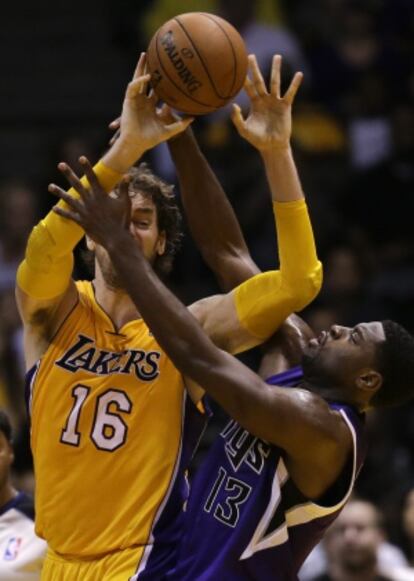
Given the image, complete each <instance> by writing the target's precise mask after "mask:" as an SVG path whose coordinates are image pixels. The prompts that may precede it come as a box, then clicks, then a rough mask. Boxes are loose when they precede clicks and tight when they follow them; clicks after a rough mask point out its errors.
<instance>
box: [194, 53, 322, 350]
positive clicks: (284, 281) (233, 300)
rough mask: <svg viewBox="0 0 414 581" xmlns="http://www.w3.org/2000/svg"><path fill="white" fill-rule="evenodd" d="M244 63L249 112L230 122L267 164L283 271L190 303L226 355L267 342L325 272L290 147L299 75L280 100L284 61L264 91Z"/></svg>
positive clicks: (307, 299)
mask: <svg viewBox="0 0 414 581" xmlns="http://www.w3.org/2000/svg"><path fill="white" fill-rule="evenodd" d="M249 62H250V71H251V79H250V78H248V79H247V80H246V84H245V89H246V91H247V93H248V95H249V97H250V100H251V110H250V113H249V115H248V117H247V119H245V120H244V119H243V117H242V115H241V112H240V110H239V109H238V107H237V106H235V108H234V113H233V121H234V123H235V124H236V126H237V128H238V130H239V132H240V134H241V135H242V137H244V138H245V139H247V140H248V141H249V142H251V143H252V144H253V145H254V146H255V147H256V148H257V149H258V150H259V152H260V153H261V155H262V158H263V160H264V164H265V168H266V172H267V176H268V181H269V185H270V188H271V191H272V199H273V208H274V213H275V218H276V226H277V235H278V246H279V257H280V268H279V270H277V271H271V272H266V273H263V274H259V275H257V276H255V277H253V278H252V279H250V280H248V281H246V282H245V283H243V284H241V285H240V286H239V287H238V288H237V289H235V290H234V291H233V293H232V296H231V297H227V299H225V298H223V297H211V298H208V299H204V300H202V301H199V302H198V303H196V304H195V305H193V307H192V309H193V312H194V314H195V315H196V316H197V319H198V320H199V321H201V322H202V325H203V328H204V329H205V330H206V332H207V334H208V335H209V336H210V337H212V338H213V340H214V342H215V343H216V344H218V345H220V346H222V347H223V348H225V349H226V350H227V351H231V352H237V351H240V350H244V349H247V348H249V347H252V346H253V345H255V344H258V343H260V342H263V341H264V340H266V339H268V338H269V337H270V336H271V335H272V334H273V333H274V331H276V329H277V328H278V327H279V326H280V325H281V323H282V322H283V321H284V320H285V319H286V318H287V317H288V316H289V315H290V314H291V313H292V312H295V311H300V310H301V309H303V308H304V307H305V306H306V305H307V304H308V303H309V302H310V301H311V300H312V299H313V298H314V297H315V296H316V294H317V293H318V292H319V289H320V286H321V283H322V266H321V263H320V262H319V260H318V258H317V254H316V248H315V241H314V237H313V231H312V226H311V223H310V219H309V214H308V209H307V206H306V202H305V200H304V195H303V191H302V187H301V184H300V180H299V177H298V173H297V170H296V166H295V163H294V160H293V156H292V152H291V147H290V135H291V108H292V103H293V100H294V97H295V94H296V91H297V89H298V87H299V85H300V82H301V78H302V75H301V73H296V75H295V76H294V78H293V80H292V82H291V84H290V87H289V89H288V90H287V92H286V94H285V95H284V96H283V97H281V96H280V66H281V58H280V57H279V56H276V57H274V59H273V65H272V75H271V82H270V89H269V90H268V89H267V88H266V85H265V83H264V81H263V78H262V75H261V73H260V70H259V68H258V65H257V62H256V59H255V57H254V56H252V55H251V56H250V57H249Z"/></svg>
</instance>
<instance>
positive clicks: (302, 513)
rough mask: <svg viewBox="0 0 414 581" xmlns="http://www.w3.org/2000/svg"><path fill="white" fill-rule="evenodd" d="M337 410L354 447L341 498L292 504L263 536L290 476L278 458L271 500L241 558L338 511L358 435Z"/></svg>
mask: <svg viewBox="0 0 414 581" xmlns="http://www.w3.org/2000/svg"><path fill="white" fill-rule="evenodd" d="M339 412H340V414H341V415H342V417H343V419H344V421H345V423H346V425H347V426H348V428H349V430H350V432H351V436H352V450H353V453H352V476H351V478H350V482H349V485H348V488H347V491H346V493H345V495H344V496H343V498H342V499H341V500H340V501H339V502H337V503H336V504H334V505H332V506H328V507H326V506H321V505H319V504H318V503H317V502H314V501H309V502H305V503H301V504H298V505H296V506H293V507H292V508H290V509H288V510H287V511H286V513H285V514H286V520H284V521H283V523H282V524H281V525H280V527H279V528H278V529H276V530H275V531H273V532H272V533H271V534H270V535H268V536H265V532H266V529H267V527H268V525H269V523H270V521H271V519H272V517H273V515H274V514H275V512H276V509H277V507H278V505H279V503H280V501H281V498H282V487H283V485H284V484H285V482H287V480H288V479H289V474H288V471H287V469H286V466H285V463H284V461H283V458H280V460H279V462H278V465H277V468H276V471H275V476H274V479H273V483H272V495H271V498H270V502H269V504H268V506H267V508H266V510H265V512H264V514H263V516H262V518H261V519H260V521H259V524H258V526H257V528H256V530H255V532H254V534H253V537H252V539H251V541H250V542H249V544H248V545H247V547H246V549H245V550H244V551H243V553H242V555H241V557H240V560H243V559H248V558H249V557H251V556H252V555H253V554H254V553H256V552H257V551H261V550H263V549H268V548H269V547H275V546H279V545H280V544H282V543H284V542H286V541H287V540H288V539H289V533H288V529H289V527H294V526H297V525H302V524H306V523H309V522H311V521H313V520H315V519H320V518H323V517H325V516H329V515H330V514H333V513H334V512H337V511H338V510H339V509H341V508H342V506H343V505H344V504H345V502H346V501H347V500H348V498H349V496H350V495H351V492H352V488H353V485H354V482H355V478H356V472H357V437H356V432H355V428H354V426H353V425H352V422H351V421H350V420H349V418H348V416H347V414H346V412H345V411H344V410H342V409H341V410H339Z"/></svg>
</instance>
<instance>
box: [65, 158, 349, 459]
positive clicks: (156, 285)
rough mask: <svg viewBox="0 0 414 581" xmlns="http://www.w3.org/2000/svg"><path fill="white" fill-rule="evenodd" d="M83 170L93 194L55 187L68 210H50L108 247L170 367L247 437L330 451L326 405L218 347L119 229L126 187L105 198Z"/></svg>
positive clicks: (332, 429)
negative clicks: (273, 382)
mask: <svg viewBox="0 0 414 581" xmlns="http://www.w3.org/2000/svg"><path fill="white" fill-rule="evenodd" d="M86 174H87V175H88V177H89V181H90V183H91V185H92V189H91V191H90V192H88V193H87V194H84V193H83V192H80V193H81V197H82V200H76V199H72V198H70V196H68V195H67V194H66V193H65V192H64V191H63V190H60V189H59V190H58V191H57V193H58V194H59V195H60V196H61V197H62V198H63V199H64V200H65V201H67V203H68V205H69V206H70V208H71V209H70V210H63V209H61V208H57V209H56V210H55V211H56V212H58V213H59V214H60V215H62V216H65V217H67V218H70V219H72V220H74V221H75V222H77V223H78V224H80V225H81V226H82V227H83V228H84V229H85V230H86V232H87V233H88V234H89V235H90V236H91V237H92V238H93V239H94V240H95V241H96V242H98V243H99V244H101V245H102V246H104V247H105V248H106V249H107V251H108V253H109V255H110V258H111V262H112V264H113V265H114V266H115V268H116V270H117V272H118V275H119V276H120V277H121V280H122V282H123V286H124V288H125V289H126V290H127V292H128V294H129V295H130V297H131V299H132V300H133V302H134V303H135V305H136V307H137V309H138V310H139V312H140V313H141V315H142V316H143V318H144V319H145V321H146V323H147V325H148V326H149V328H150V329H151V332H152V333H153V334H154V336H155V337H156V338H157V341H158V342H159V344H160V346H161V347H162V349H163V350H165V352H166V353H167V354H168V356H169V357H170V358H171V360H172V361H173V363H174V365H176V367H177V368H178V369H179V370H180V371H181V372H182V373H183V374H184V375H185V376H188V377H190V378H191V379H192V380H194V381H195V382H196V383H197V384H199V385H200V386H201V387H203V388H204V389H205V390H206V391H207V393H209V395H211V396H212V397H213V398H214V399H215V400H216V401H217V402H218V403H219V404H220V405H221V406H222V407H223V408H224V409H225V410H226V411H227V412H228V413H229V414H230V415H231V417H232V418H234V419H235V420H237V421H238V422H240V424H241V425H242V426H243V427H245V428H246V429H247V430H248V431H249V432H251V433H252V434H254V435H256V436H259V437H261V438H264V439H266V440H267V441H269V442H271V443H273V444H276V445H279V446H281V447H282V448H284V449H285V450H286V451H287V452H288V453H289V454H291V455H292V456H293V457H299V456H300V455H301V454H303V453H304V452H303V450H304V443H305V442H306V443H307V446H308V450H309V449H312V450H313V449H319V450H320V449H321V447H324V449H326V450H327V452H329V453H330V450H331V449H332V448H334V447H335V442H336V438H337V437H338V430H337V424H338V422H337V420H336V419H334V418H332V415H331V413H330V411H329V407H328V405H327V404H326V402H324V401H323V400H322V399H321V398H319V397H317V396H314V395H313V394H311V393H309V392H305V391H302V390H295V391H296V394H295V396H294V397H293V396H292V394H291V393H290V392H291V390H286V389H283V388H280V389H278V388H275V387H272V388H271V387H270V386H268V385H266V384H264V382H263V381H262V380H261V379H260V378H259V377H258V376H257V375H256V374H255V373H253V372H251V371H250V370H249V369H248V368H247V367H245V366H244V365H243V364H242V363H240V362H239V361H237V359H235V358H234V357H232V356H231V355H229V354H227V353H225V352H224V351H222V350H221V349H219V348H217V347H216V346H215V345H214V344H213V343H212V341H211V340H210V339H209V338H208V337H207V335H206V334H205V333H204V331H203V330H202V328H201V327H200V325H199V324H198V322H197V321H196V319H195V318H194V317H193V316H192V314H191V313H190V312H189V311H188V309H187V308H186V307H185V306H184V305H183V304H182V303H181V302H180V301H179V300H178V299H177V298H176V297H175V296H174V295H173V294H172V293H171V292H170V291H169V290H168V289H167V288H166V287H165V285H164V284H163V283H162V282H161V281H160V279H159V278H158V277H157V275H156V274H155V273H154V271H153V269H152V266H151V265H150V263H149V262H148V260H147V259H146V258H145V256H144V255H143V253H142V251H141V249H140V247H139V244H138V243H137V242H136V241H135V240H134V238H133V237H132V235H131V234H130V232H129V230H128V229H127V228H126V227H125V225H126V224H127V223H128V220H127V219H126V217H127V215H128V211H129V207H130V200H129V196H128V184H127V183H126V182H124V183H123V184H122V186H121V194H120V197H119V199H112V198H110V197H108V196H106V195H105V192H104V190H103V189H102V188H101V187H100V185H99V182H98V181H97V179H96V178H95V177H94V175H93V172H92V168H91V167H90V166H88V165H86ZM321 417H323V421H322V422H321ZM321 423H322V427H321ZM292 432H293V433H294V434H295V436H294V437H293V438H292V436H291V434H292ZM287 434H289V436H288V435H287ZM330 443H332V447H330V446H329V444H330Z"/></svg>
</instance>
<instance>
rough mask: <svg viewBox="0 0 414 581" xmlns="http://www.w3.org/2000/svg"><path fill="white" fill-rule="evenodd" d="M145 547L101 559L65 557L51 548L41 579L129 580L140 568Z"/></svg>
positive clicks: (62, 580)
mask: <svg viewBox="0 0 414 581" xmlns="http://www.w3.org/2000/svg"><path fill="white" fill-rule="evenodd" d="M143 552H144V547H136V548H133V549H124V550H122V551H117V552H116V553H111V554H109V555H105V556H103V557H100V558H99V559H88V560H77V559H71V558H63V557H61V556H60V555H57V554H56V553H55V552H54V551H52V550H51V549H50V548H49V549H48V551H47V555H46V559H45V562H44V564H43V569H42V576H41V581H128V579H130V577H132V576H133V575H134V574H135V573H136V572H137V570H138V566H139V562H140V560H141V557H142V554H143Z"/></svg>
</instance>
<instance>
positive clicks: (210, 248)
mask: <svg viewBox="0 0 414 581" xmlns="http://www.w3.org/2000/svg"><path fill="white" fill-rule="evenodd" d="M168 145H169V148H170V152H171V155H172V158H173V161H174V163H175V166H176V169H177V174H178V179H179V183H180V192H181V199H182V202H183V206H184V210H185V213H186V215H187V217H188V223H189V227H190V230H191V234H192V236H193V238H194V240H195V242H196V244H197V246H198V248H199V249H200V252H201V254H202V256H203V258H204V260H205V261H206V262H207V264H208V265H209V267H210V268H211V269H212V270H213V271H214V273H215V274H216V276H217V277H218V279H219V282H220V284H221V286H222V288H223V290H226V291H227V290H230V289H232V288H233V287H234V286H236V285H237V284H239V283H240V282H242V281H243V280H246V279H247V278H249V277H250V276H252V275H254V274H256V273H257V272H258V268H257V267H256V265H255V264H254V262H253V261H252V259H251V257H250V254H249V251H248V248H247V246H246V243H245V240H244V237H243V234H242V231H241V229H240V226H239V223H238V220H237V218H236V216H235V213H234V210H233V208H232V206H231V204H230V202H229V201H228V199H227V197H226V194H225V193H224V191H223V188H222V187H221V185H220V182H219V181H218V179H217V178H216V176H215V174H214V172H213V171H212V169H211V167H210V165H209V164H208V162H207V160H206V158H205V157H204V155H203V153H202V152H201V150H200V148H199V146H198V144H197V141H196V140H195V138H194V135H193V133H192V131H191V129H188V130H187V131H186V132H185V133H183V134H181V135H179V136H178V137H177V138H176V139H174V140H171V141H170V142H169V143H168Z"/></svg>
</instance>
